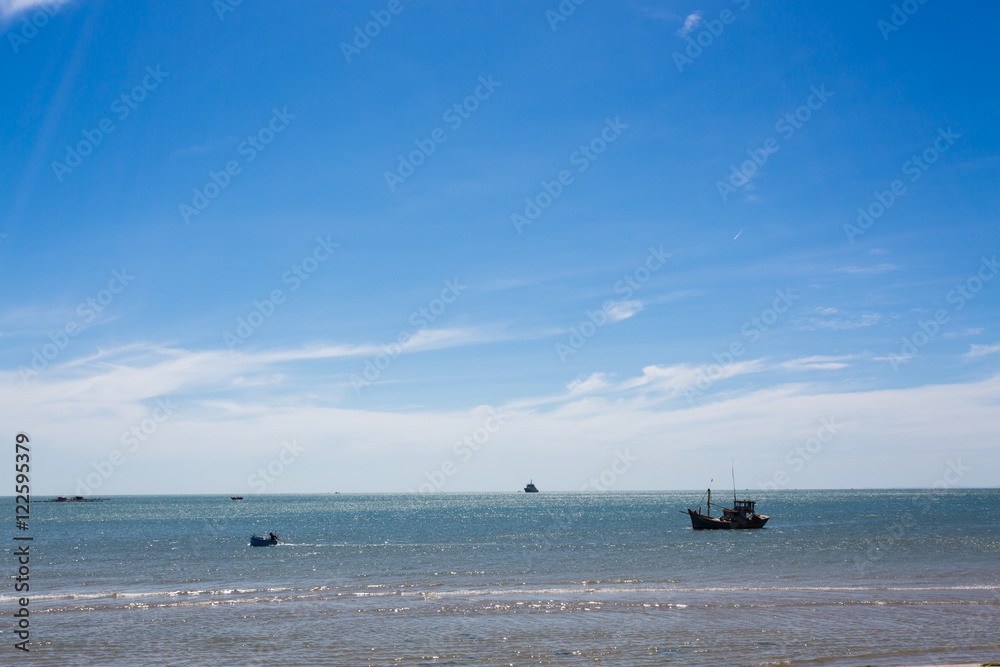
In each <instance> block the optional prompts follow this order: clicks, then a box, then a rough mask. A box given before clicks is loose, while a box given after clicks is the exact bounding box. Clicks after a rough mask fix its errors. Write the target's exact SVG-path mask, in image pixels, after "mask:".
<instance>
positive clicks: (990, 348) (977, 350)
mask: <svg viewBox="0 0 1000 667" xmlns="http://www.w3.org/2000/svg"><path fill="white" fill-rule="evenodd" d="M994 352H1000V343H994V344H993V345H973V346H972V347H970V348H969V351H968V352H966V353H965V356H966V357H984V356H986V355H987V354H993V353H994Z"/></svg>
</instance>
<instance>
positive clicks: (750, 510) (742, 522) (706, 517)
mask: <svg viewBox="0 0 1000 667" xmlns="http://www.w3.org/2000/svg"><path fill="white" fill-rule="evenodd" d="M756 505H757V503H756V501H753V500H737V499H736V469H735V467H734V468H733V506H732V507H724V506H722V505H719V504H716V505H715V506H716V507H718V508H719V509H721V510H722V516H718V517H713V516H712V487H708V501H707V503H706V505H705V514H702V513H701V507H700V506H699V507H698V511H697V512H695V511H694V510H693V509H690V508H689V509H688V511H687V513H688V515H689V516H690V517H691V528H693V529H694V530H733V529H737V528H763V527H764V524H765V523H767V520H768V519H770V518H771V517H769V516H765V515H763V514H757V510H756V509H755V506H756ZM681 514H684V512H683V511H682V512H681Z"/></svg>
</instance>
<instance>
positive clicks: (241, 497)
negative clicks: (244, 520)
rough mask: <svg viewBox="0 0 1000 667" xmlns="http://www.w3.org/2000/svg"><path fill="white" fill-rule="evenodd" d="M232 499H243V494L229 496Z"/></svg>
mask: <svg viewBox="0 0 1000 667" xmlns="http://www.w3.org/2000/svg"><path fill="white" fill-rule="evenodd" d="M229 499H230V500H243V496H229Z"/></svg>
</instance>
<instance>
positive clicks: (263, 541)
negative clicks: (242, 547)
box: [250, 533, 278, 547]
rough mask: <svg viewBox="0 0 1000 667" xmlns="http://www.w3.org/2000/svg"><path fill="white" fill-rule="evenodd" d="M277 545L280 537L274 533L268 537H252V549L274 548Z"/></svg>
mask: <svg viewBox="0 0 1000 667" xmlns="http://www.w3.org/2000/svg"><path fill="white" fill-rule="evenodd" d="M277 544H278V536H277V535H275V534H274V533H269V534H268V535H267V536H266V537H259V536H257V535H251V536H250V546H252V547H273V546H275V545H277Z"/></svg>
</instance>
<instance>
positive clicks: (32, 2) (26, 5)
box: [0, 0, 69, 17]
mask: <svg viewBox="0 0 1000 667" xmlns="http://www.w3.org/2000/svg"><path fill="white" fill-rule="evenodd" d="M67 2H69V0H0V16H5V17H7V16H13V15H15V14H20V13H21V12H26V11H29V10H31V9H34V8H36V7H37V8H39V9H42V8H45V7H52V6H55V5H63V4H66V3H67Z"/></svg>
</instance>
